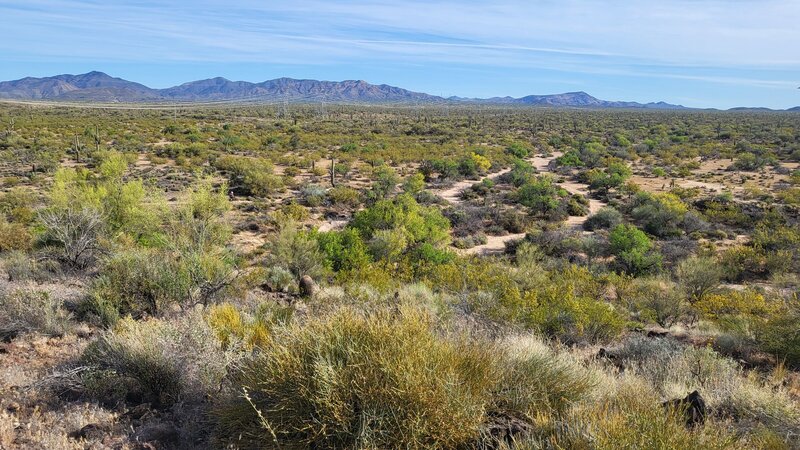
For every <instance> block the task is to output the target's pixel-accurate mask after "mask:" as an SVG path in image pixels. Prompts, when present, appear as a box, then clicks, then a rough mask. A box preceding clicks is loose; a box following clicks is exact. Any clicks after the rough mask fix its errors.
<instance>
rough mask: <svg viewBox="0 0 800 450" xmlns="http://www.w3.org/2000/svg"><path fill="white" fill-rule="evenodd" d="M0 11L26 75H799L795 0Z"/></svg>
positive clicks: (4, 7) (2, 45)
mask: <svg viewBox="0 0 800 450" xmlns="http://www.w3.org/2000/svg"><path fill="white" fill-rule="evenodd" d="M0 17H2V22H3V25H4V26H3V31H2V32H0V36H2V37H4V39H0V57H2V58H3V59H4V60H5V61H9V62H11V63H14V62H15V61H16V62H17V64H18V70H20V71H22V70H24V65H25V64H30V63H32V62H37V63H42V64H45V63H52V62H54V61H65V60H69V61H78V62H80V61H82V62H85V63H94V64H97V65H98V66H100V67H102V65H103V63H104V62H108V61H115V62H118V63H127V64H145V65H146V64H162V65H163V64H174V63H176V62H184V63H196V64H205V65H211V64H218V65H225V64H229V65H234V64H265V65H286V66H294V67H297V68H298V69H299V70H300V69H302V70H305V69H304V68H309V67H325V66H339V67H341V66H347V65H351V66H359V67H366V68H369V67H370V66H376V67H377V66H381V67H389V66H392V67H395V68H397V69H398V70H402V68H403V67H406V66H409V65H415V66H425V67H429V68H431V69H432V70H440V71H446V70H450V69H451V68H452V67H472V68H480V69H481V70H484V69H485V70H490V71H494V72H495V73H497V74H498V75H499V74H502V73H504V72H508V71H509V70H511V71H527V72H528V73H530V74H531V75H532V78H536V77H540V78H548V79H552V78H553V74H554V73H556V74H558V73H561V74H583V75H586V76H589V75H596V76H600V77H607V78H610V77H621V78H627V79H630V78H635V79H638V80H641V81H642V82H643V83H644V82H646V80H671V81H672V82H676V83H677V82H684V83H687V84H698V83H699V84H710V85H728V86H746V87H750V88H753V89H764V90H778V89H784V88H786V87H787V86H789V85H794V86H795V87H796V85H797V83H798V81H800V80H797V76H796V75H793V74H796V73H800V52H798V51H797V49H798V48H799V47H800V31H798V27H797V24H798V23H800V2H797V1H795V0H759V1H756V0H727V1H723V0H664V1H659V2H652V1H649V0H630V1H619V0H606V1H601V0H560V1H556V0H539V1H530V0H529V1H524V0H496V1H492V2H484V1H476V0H466V1H458V2H456V1H441V0H438V1H437V0H434V1H419V0H412V1H403V2H398V1H366V0H339V1H322V0H297V1H293V2H285V3H275V2H263V1H255V0H241V1H226V2H223V1H214V0H196V1H188V0H183V1H173V2H167V3H163V2H155V1H147V0H130V1H115V0H109V1H94V0H7V1H3V2H0ZM445 65H448V66H447V67H445ZM8 70H10V69H6V71H8ZM0 73H3V72H0ZM585 80H588V79H587V78H582V79H581V80H580V81H578V80H576V79H570V78H569V77H568V76H565V77H564V84H565V85H574V84H576V83H581V82H584V81H585ZM604 81H606V82H607V80H605V79H604ZM654 86H655V87H657V86H658V82H655V83H654ZM619 87H620V86H616V88H619ZM465 94H469V93H465Z"/></svg>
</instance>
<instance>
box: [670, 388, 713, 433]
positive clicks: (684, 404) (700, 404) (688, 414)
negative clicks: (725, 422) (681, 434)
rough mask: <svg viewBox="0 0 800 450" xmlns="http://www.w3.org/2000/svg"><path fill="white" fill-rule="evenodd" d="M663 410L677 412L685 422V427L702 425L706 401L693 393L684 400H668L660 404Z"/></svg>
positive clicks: (698, 394)
mask: <svg viewBox="0 0 800 450" xmlns="http://www.w3.org/2000/svg"><path fill="white" fill-rule="evenodd" d="M662 406H664V407H665V408H669V409H672V410H675V411H679V412H681V413H682V414H683V417H684V419H685V420H686V426H687V427H695V426H697V425H702V424H704V423H705V421H706V414H707V411H706V401H705V400H703V396H702V395H700V393H699V392H697V391H694V392H692V393H691V394H689V395H687V396H686V397H684V398H676V399H674V400H668V401H666V402H664V403H663V404H662Z"/></svg>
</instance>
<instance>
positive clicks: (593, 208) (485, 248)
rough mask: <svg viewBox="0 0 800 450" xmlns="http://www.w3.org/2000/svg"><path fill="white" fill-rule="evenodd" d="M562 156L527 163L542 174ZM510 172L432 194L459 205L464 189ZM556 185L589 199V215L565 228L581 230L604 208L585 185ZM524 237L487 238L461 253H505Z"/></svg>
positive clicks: (569, 220) (570, 220)
mask: <svg viewBox="0 0 800 450" xmlns="http://www.w3.org/2000/svg"><path fill="white" fill-rule="evenodd" d="M562 154H563V153H562V152H554V153H552V154H550V155H549V156H543V155H536V156H534V157H532V158H529V159H528V160H527V161H528V162H529V163H530V164H531V165H532V166H533V167H534V168H535V169H536V171H537V172H539V173H540V174H544V173H548V172H550V162H551V161H553V160H554V159H556V158H558V157H559V156H561V155H562ZM510 171H511V168H510V167H509V168H505V169H503V170H500V171H498V172H495V173H492V174H489V175H487V176H485V177H483V178H482V179H480V180H478V181H474V180H463V181H459V182H457V183H455V184H454V185H453V186H451V187H449V188H447V189H443V190H440V191H434V193H436V194H437V195H438V196H439V197H442V198H443V199H445V200H447V201H448V202H450V203H452V204H454V205H459V204H461V203H463V200H461V198H460V196H459V195H460V193H461V191H463V190H464V189H468V188H469V187H471V186H472V185H474V184H477V183H480V182H482V181H483V180H484V179H487V178H488V179H491V180H495V179H497V178H499V177H500V176H502V175H504V174H506V173H508V172H510ZM558 184H559V186H561V187H562V188H564V189H565V190H566V191H567V192H569V193H571V194H578V195H583V196H585V197H586V198H588V199H589V213H588V214H587V215H585V216H570V217H568V218H567V220H566V226H568V227H572V228H576V229H581V228H582V227H583V223H584V222H586V219H588V218H589V216H591V215H592V214H595V213H596V212H597V211H599V210H600V209H601V208H603V207H604V206H606V204H605V203H604V202H602V201H600V200H596V199H593V198H589V186H588V185H586V184H583V183H578V182H575V181H571V180H567V181H564V182H561V183H558ZM524 237H525V233H515V234H507V235H505V236H487V241H486V243H485V244H482V245H477V246H475V247H472V248H469V249H466V250H463V251H462V253H463V254H468V255H488V254H492V253H500V252H503V251H505V246H506V243H507V242H509V241H513V240H516V239H522V238H524Z"/></svg>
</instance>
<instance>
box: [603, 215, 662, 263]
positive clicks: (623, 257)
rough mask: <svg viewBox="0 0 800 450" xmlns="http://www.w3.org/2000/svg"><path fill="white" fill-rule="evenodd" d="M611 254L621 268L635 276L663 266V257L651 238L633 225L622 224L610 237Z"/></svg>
mask: <svg viewBox="0 0 800 450" xmlns="http://www.w3.org/2000/svg"><path fill="white" fill-rule="evenodd" d="M608 241H609V244H610V246H611V252H612V253H613V254H614V255H616V257H617V263H618V264H619V266H620V268H621V269H622V270H623V271H624V272H626V273H631V274H634V275H640V274H645V273H650V272H654V271H656V270H658V268H659V267H660V266H661V255H660V254H658V253H657V252H656V251H655V250H654V249H653V243H652V241H650V238H649V237H647V235H646V234H645V233H644V232H643V231H642V230H640V229H638V228H636V227H635V226H633V225H626V224H620V225H617V226H616V227H614V229H613V230H611V233H610V234H609V237H608Z"/></svg>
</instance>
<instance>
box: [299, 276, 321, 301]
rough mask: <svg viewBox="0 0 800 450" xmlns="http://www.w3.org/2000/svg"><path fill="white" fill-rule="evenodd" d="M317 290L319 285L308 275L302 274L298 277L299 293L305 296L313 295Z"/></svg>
mask: <svg viewBox="0 0 800 450" xmlns="http://www.w3.org/2000/svg"><path fill="white" fill-rule="evenodd" d="M318 291H319V286H317V283H316V282H315V281H314V279H313V278H311V277H310V276H308V275H303V278H300V294H302V295H303V296H305V297H313V296H314V295H316V293H317V292H318Z"/></svg>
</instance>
